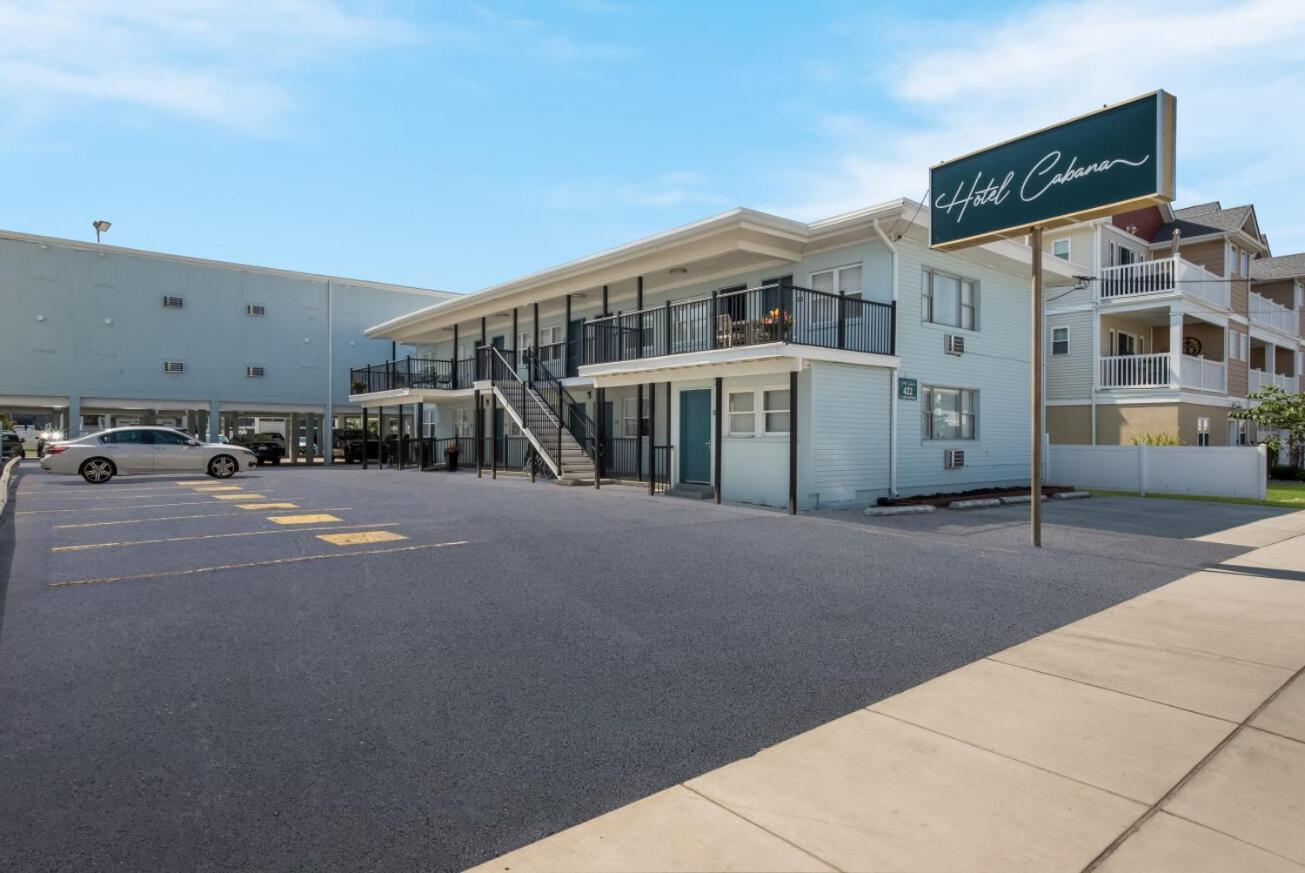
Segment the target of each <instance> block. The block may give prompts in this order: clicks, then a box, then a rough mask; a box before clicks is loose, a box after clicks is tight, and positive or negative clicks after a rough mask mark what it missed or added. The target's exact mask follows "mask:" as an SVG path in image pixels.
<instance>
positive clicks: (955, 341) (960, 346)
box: [943, 333, 965, 355]
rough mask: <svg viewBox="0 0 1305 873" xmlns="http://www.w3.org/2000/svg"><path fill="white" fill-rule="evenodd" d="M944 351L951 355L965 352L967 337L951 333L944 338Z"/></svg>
mask: <svg viewBox="0 0 1305 873" xmlns="http://www.w3.org/2000/svg"><path fill="white" fill-rule="evenodd" d="M943 351H945V352H946V353H947V354H949V355H963V354H965V337H963V336H957V335H956V334H954V333H949V334H947V335H946V336H945V337H944V338H943Z"/></svg>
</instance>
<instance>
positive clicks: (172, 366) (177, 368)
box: [163, 361, 186, 374]
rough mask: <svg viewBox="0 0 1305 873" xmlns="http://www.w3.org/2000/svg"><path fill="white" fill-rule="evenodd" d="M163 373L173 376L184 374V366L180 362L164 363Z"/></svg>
mask: <svg viewBox="0 0 1305 873" xmlns="http://www.w3.org/2000/svg"><path fill="white" fill-rule="evenodd" d="M163 372H165V373H173V374H176V373H184V372H186V365H185V364H184V363H182V362H181V361H164V362H163Z"/></svg>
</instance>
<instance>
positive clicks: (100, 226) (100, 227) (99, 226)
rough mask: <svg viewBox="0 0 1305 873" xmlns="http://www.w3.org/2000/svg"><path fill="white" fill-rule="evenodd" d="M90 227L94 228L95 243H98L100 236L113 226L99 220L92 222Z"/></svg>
mask: <svg viewBox="0 0 1305 873" xmlns="http://www.w3.org/2000/svg"><path fill="white" fill-rule="evenodd" d="M91 227H93V228H95V241H96V242H99V241H100V234H102V233H108V230H109V228H111V227H113V225H112V224H110V223H109V222H107V221H105V220H104V219H103V218H101V219H100V220H98V221H92V222H91Z"/></svg>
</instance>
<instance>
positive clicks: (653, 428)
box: [648, 382, 670, 494]
mask: <svg viewBox="0 0 1305 873" xmlns="http://www.w3.org/2000/svg"><path fill="white" fill-rule="evenodd" d="M669 411H670V410H667V412H669ZM648 493H649V494H656V493H657V384H656V383H655V382H649V383H648Z"/></svg>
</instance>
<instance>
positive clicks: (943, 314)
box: [922, 270, 979, 330]
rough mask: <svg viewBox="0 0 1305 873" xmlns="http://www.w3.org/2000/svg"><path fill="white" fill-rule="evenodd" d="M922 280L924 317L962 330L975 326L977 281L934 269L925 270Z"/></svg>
mask: <svg viewBox="0 0 1305 873" xmlns="http://www.w3.org/2000/svg"><path fill="white" fill-rule="evenodd" d="M923 282H924V287H923V294H922V298H923V302H924V313H923V315H924V320H925V321H927V322H929V323H931V324H941V325H946V326H948V327H958V328H960V329H961V330H978V325H979V318H978V312H979V283H978V282H976V281H974V280H973V279H966V278H963V277H961V276H953V275H950V274H948V273H939V272H937V271H935V270H925V271H924V279H923Z"/></svg>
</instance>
